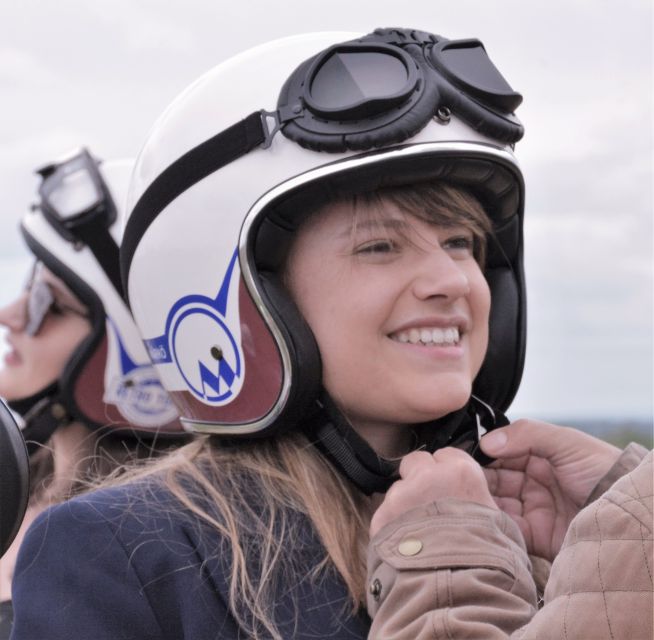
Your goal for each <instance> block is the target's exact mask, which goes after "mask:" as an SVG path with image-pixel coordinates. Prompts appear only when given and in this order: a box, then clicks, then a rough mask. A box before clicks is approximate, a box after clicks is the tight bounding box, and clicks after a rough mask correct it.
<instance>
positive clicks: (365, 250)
mask: <svg viewBox="0 0 654 640" xmlns="http://www.w3.org/2000/svg"><path fill="white" fill-rule="evenodd" d="M396 249H397V246H396V244H395V243H394V242H393V241H392V240H375V241H373V242H366V243H365V244H362V245H361V246H359V247H357V248H356V250H355V253H357V254H363V255H379V254H384V253H392V252H393V251H396Z"/></svg>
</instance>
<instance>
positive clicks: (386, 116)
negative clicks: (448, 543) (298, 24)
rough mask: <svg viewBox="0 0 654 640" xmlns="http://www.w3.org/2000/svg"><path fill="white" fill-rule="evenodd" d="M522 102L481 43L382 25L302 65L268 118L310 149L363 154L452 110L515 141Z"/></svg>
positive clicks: (446, 118) (495, 134) (520, 132)
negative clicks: (272, 119)
mask: <svg viewBox="0 0 654 640" xmlns="http://www.w3.org/2000/svg"><path fill="white" fill-rule="evenodd" d="M521 102H522V96H521V95H520V94H519V93H516V92H515V91H513V89H511V87H510V86H509V84H508V83H507V81H506V80H505V79H504V78H503V77H502V75H501V74H500V72H499V71H498V70H497V68H496V67H495V65H494V64H493V63H492V62H491V60H490V58H489V57H488V55H487V53H486V50H485V48H484V45H483V44H482V43H481V42H480V41H479V40H476V39H471V40H447V39H446V38H441V37H440V36H435V35H432V34H429V33H423V32H417V31H411V30H406V29H377V30H376V31H375V32H374V33H372V34H370V35H368V36H365V37H364V38H361V39H359V40H355V41H351V42H345V43H341V44H337V45H335V46H333V47H330V48H329V49H327V50H325V51H323V52H321V53H319V54H318V55H316V56H314V57H313V58H310V59H309V60H307V61H306V62H304V63H303V64H302V65H300V66H299V67H298V68H297V69H296V70H295V71H294V72H293V74H292V75H291V76H290V78H289V79H288V80H287V82H286V84H285V85H284V87H283V89H282V91H281V94H280V97H279V101H278V103H277V111H276V112H273V113H271V114H267V115H268V116H272V117H273V118H274V119H275V120H276V126H277V127H278V128H281V129H282V131H283V134H284V135H285V136H286V137H287V138H290V139H292V140H295V141H296V142H297V143H298V144H300V145H302V146H306V147H308V148H310V149H314V150H316V151H332V152H340V151H346V150H348V149H349V150H361V151H363V150H367V149H371V148H375V147H380V146H384V145H388V144H394V143H398V142H402V141H403V140H405V139H407V138H410V137H412V136H413V135H415V134H416V133H417V132H418V131H420V129H422V128H423V127H424V126H426V124H427V123H428V122H429V120H430V119H431V118H433V117H435V118H437V119H438V120H439V121H440V122H442V123H444V124H446V123H447V122H448V121H449V119H450V118H451V117H452V115H456V116H457V117H459V118H460V119H461V120H463V121H464V122H466V123H467V124H469V125H470V126H471V127H472V128H473V129H475V130H477V131H479V132H480V133H482V134H485V135H488V136H489V137H491V138H494V139H496V140H499V141H500V142H504V143H514V142H517V141H518V140H519V139H520V138H521V137H522V135H523V128H522V125H521V124H520V122H519V121H518V120H517V119H516V118H515V116H514V115H513V111H515V109H516V108H517V107H518V106H519V105H520V103H521ZM273 134H274V131H273Z"/></svg>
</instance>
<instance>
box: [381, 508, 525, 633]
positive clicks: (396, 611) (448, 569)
mask: <svg viewBox="0 0 654 640" xmlns="http://www.w3.org/2000/svg"><path fill="white" fill-rule="evenodd" d="M530 569H531V565H530V562H529V558H528V557H527V551H526V550H525V546H524V541H523V539H522V536H521V534H520V531H519V529H518V527H517V525H516V524H515V523H514V522H513V521H512V520H511V519H510V518H509V517H508V516H507V515H506V514H504V513H502V512H501V511H497V510H495V509H490V508H489V507H484V506H482V505H479V504H474V503H471V502H465V501H462V500H454V499H446V500H439V501H438V502H435V503H433V504H429V505H426V506H424V507H419V508H416V509H412V510H411V511H409V512H407V513H406V514H405V517H404V518H402V519H398V520H396V521H394V522H391V523H389V524H388V525H386V527H384V528H383V529H382V530H381V531H379V532H378V533H377V535H376V536H375V537H374V538H373V539H372V541H371V543H370V546H369V550H368V575H369V581H368V584H369V594H368V612H369V614H370V616H371V618H372V619H373V621H372V627H371V630H370V634H369V636H368V637H369V638H373V639H374V640H387V639H388V640H390V639H391V638H393V639H398V640H399V639H406V640H409V639H411V640H423V639H426V638H479V639H480V640H482V639H483V640H491V639H492V638H504V637H506V633H510V632H512V631H514V630H515V629H517V628H518V627H520V626H522V625H524V624H525V623H526V622H528V621H529V620H530V619H531V618H532V617H533V616H534V614H535V613H536V587H535V585H534V581H533V579H532V577H531V573H530Z"/></svg>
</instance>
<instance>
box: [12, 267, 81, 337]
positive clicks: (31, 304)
mask: <svg viewBox="0 0 654 640" xmlns="http://www.w3.org/2000/svg"><path fill="white" fill-rule="evenodd" d="M42 268H43V265H42V264H41V263H40V262H37V263H36V264H35V265H34V270H33V272H32V277H31V278H30V281H29V283H28V285H27V287H26V289H27V297H26V301H25V333H26V334H27V335H28V336H32V337H33V336H35V335H37V334H38V332H39V331H40V330H41V327H42V326H43V322H44V320H45V318H46V316H47V315H48V313H51V312H53V311H54V312H55V313H60V314H65V313H72V314H75V315H77V316H80V317H82V318H88V317H89V315H88V313H86V312H84V311H82V310H81V309H76V308H75V307H72V306H70V305H66V304H64V303H62V302H60V301H59V300H58V299H57V296H56V293H55V292H54V291H53V289H52V287H51V286H50V284H48V283H47V282H45V281H44V280H42V279H41V278H40V277H39V273H40V271H41V269H42Z"/></svg>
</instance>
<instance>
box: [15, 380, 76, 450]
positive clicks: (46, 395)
mask: <svg viewBox="0 0 654 640" xmlns="http://www.w3.org/2000/svg"><path fill="white" fill-rule="evenodd" d="M7 404H8V405H9V407H10V408H11V410H12V411H15V412H16V413H17V414H18V415H20V416H21V417H22V418H23V420H24V422H25V426H24V427H23V429H22V433H23V438H24V439H25V444H26V445H27V453H28V454H29V455H30V456H31V455H32V454H33V453H35V452H36V451H37V450H38V449H39V447H40V446H41V445H43V444H45V443H46V442H47V441H48V440H49V439H50V437H51V436H52V434H53V433H54V432H55V431H56V430H57V429H58V428H59V427H60V426H62V425H65V424H69V423H70V422H72V420H73V417H72V416H71V415H70V413H69V412H68V410H67V409H66V407H65V405H64V403H63V401H62V400H61V397H60V395H59V384H58V383H57V382H53V383H52V384H50V385H48V386H47V387H45V388H44V389H41V391H38V392H37V393H35V394H34V395H31V396H29V397H27V398H21V399H20V400H13V401H11V402H7Z"/></svg>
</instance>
